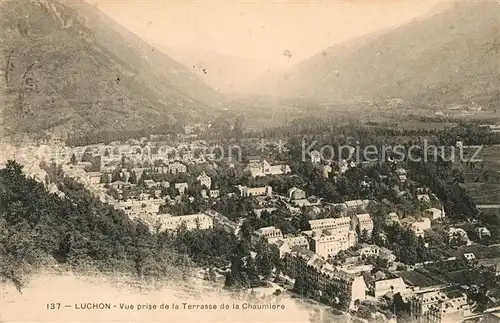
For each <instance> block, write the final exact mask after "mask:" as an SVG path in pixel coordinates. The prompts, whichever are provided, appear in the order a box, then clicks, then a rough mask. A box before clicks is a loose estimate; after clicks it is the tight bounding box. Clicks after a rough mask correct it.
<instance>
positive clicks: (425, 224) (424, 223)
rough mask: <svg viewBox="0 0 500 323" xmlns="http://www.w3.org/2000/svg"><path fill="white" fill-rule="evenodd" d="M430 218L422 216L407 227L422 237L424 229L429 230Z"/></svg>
mask: <svg viewBox="0 0 500 323" xmlns="http://www.w3.org/2000/svg"><path fill="white" fill-rule="evenodd" d="M430 228H431V220H430V219H429V218H423V219H422V220H421V221H414V222H411V223H410V227H409V229H410V230H411V231H413V232H414V233H415V235H416V236H417V237H423V236H424V232H425V231H426V230H430Z"/></svg>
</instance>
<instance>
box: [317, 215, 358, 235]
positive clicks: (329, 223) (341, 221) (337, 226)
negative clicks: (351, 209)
mask: <svg viewBox="0 0 500 323" xmlns="http://www.w3.org/2000/svg"><path fill="white" fill-rule="evenodd" d="M309 225H310V226H311V230H313V231H317V230H319V231H321V230H326V229H331V230H335V231H341V232H343V231H349V229H350V227H351V218H349V217H348V216H346V217H341V218H326V219H317V220H309Z"/></svg>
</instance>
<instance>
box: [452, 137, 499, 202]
mask: <svg viewBox="0 0 500 323" xmlns="http://www.w3.org/2000/svg"><path fill="white" fill-rule="evenodd" d="M472 154H474V152H473V153H472ZM470 157H472V155H470ZM475 158H477V159H481V160H482V161H481V162H480V163H479V165H478V166H476V167H475V168H470V167H468V166H467V165H466V164H465V163H463V164H460V163H456V164H455V167H456V168H458V169H460V170H461V171H462V173H463V174H464V178H465V183H463V184H461V186H462V187H463V188H465V189H466V190H467V191H468V193H469V194H470V195H471V196H472V198H473V200H474V202H475V203H476V204H500V146H488V147H483V148H481V149H480V151H479V153H478V155H477V156H476V157H475Z"/></svg>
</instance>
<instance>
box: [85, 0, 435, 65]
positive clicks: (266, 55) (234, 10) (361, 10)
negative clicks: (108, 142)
mask: <svg viewBox="0 0 500 323" xmlns="http://www.w3.org/2000/svg"><path fill="white" fill-rule="evenodd" d="M89 2H93V3H95V4H96V5H97V6H98V7H99V8H100V9H101V10H103V11H104V12H105V13H106V14H108V15H109V16H111V17H113V18H114V19H116V20H117V21H118V22H119V23H121V24H122V25H124V26H125V27H126V28H128V29H129V30H131V31H132V32H134V33H136V34H137V35H139V36H140V37H142V38H143V39H145V40H146V41H148V42H149V43H150V44H151V45H153V46H156V47H158V48H159V49H165V48H167V47H170V48H175V49H176V50H182V51H185V52H190V53H197V52H200V51H201V50H208V51H216V52H220V53H224V54H229V55H235V56H242V57H247V58H251V59H255V60H259V61H267V62H270V63H273V64H279V65H284V66H287V65H288V66H289V65H291V64H293V63H296V62H297V61H299V60H302V59H304V58H307V57H309V56H311V55H314V54H316V53H318V52H320V51H321V50H323V49H325V48H327V47H329V46H331V45H333V44H335V43H338V42H340V41H343V40H347V39H350V38H353V37H357V36H360V35H363V34H366V33H369V32H372V31H375V30H379V29H382V28H387V27H391V26H394V25H398V24H402V23H405V22H408V21H410V20H411V19H413V18H415V17H418V16H421V15H423V14H425V13H427V12H429V11H430V10H431V9H432V7H434V6H435V5H436V2H435V1H425V0H419V1H405V0H398V1H381V0H378V1H372V0H370V1H368V0H366V1H355V0H352V1H305V0H304V1H263V0H262V1H245V2H243V1H235V0H231V1H210V0H206V1H203V2H202V1H196V2H195V1H146V0H137V1H130V0H107V1H104V0H89ZM286 50H288V51H289V52H290V53H291V55H292V56H291V57H289V56H287V55H284V51H286ZM167 54H168V53H167Z"/></svg>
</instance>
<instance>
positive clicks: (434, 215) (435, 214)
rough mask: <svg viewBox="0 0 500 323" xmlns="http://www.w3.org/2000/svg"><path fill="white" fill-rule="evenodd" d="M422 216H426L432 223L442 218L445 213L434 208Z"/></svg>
mask: <svg viewBox="0 0 500 323" xmlns="http://www.w3.org/2000/svg"><path fill="white" fill-rule="evenodd" d="M424 215H425V216H427V217H428V218H429V219H431V221H434V220H439V219H442V218H444V216H445V213H444V209H442V210H440V209H436V208H435V207H432V208H430V209H427V210H425V211H424Z"/></svg>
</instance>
